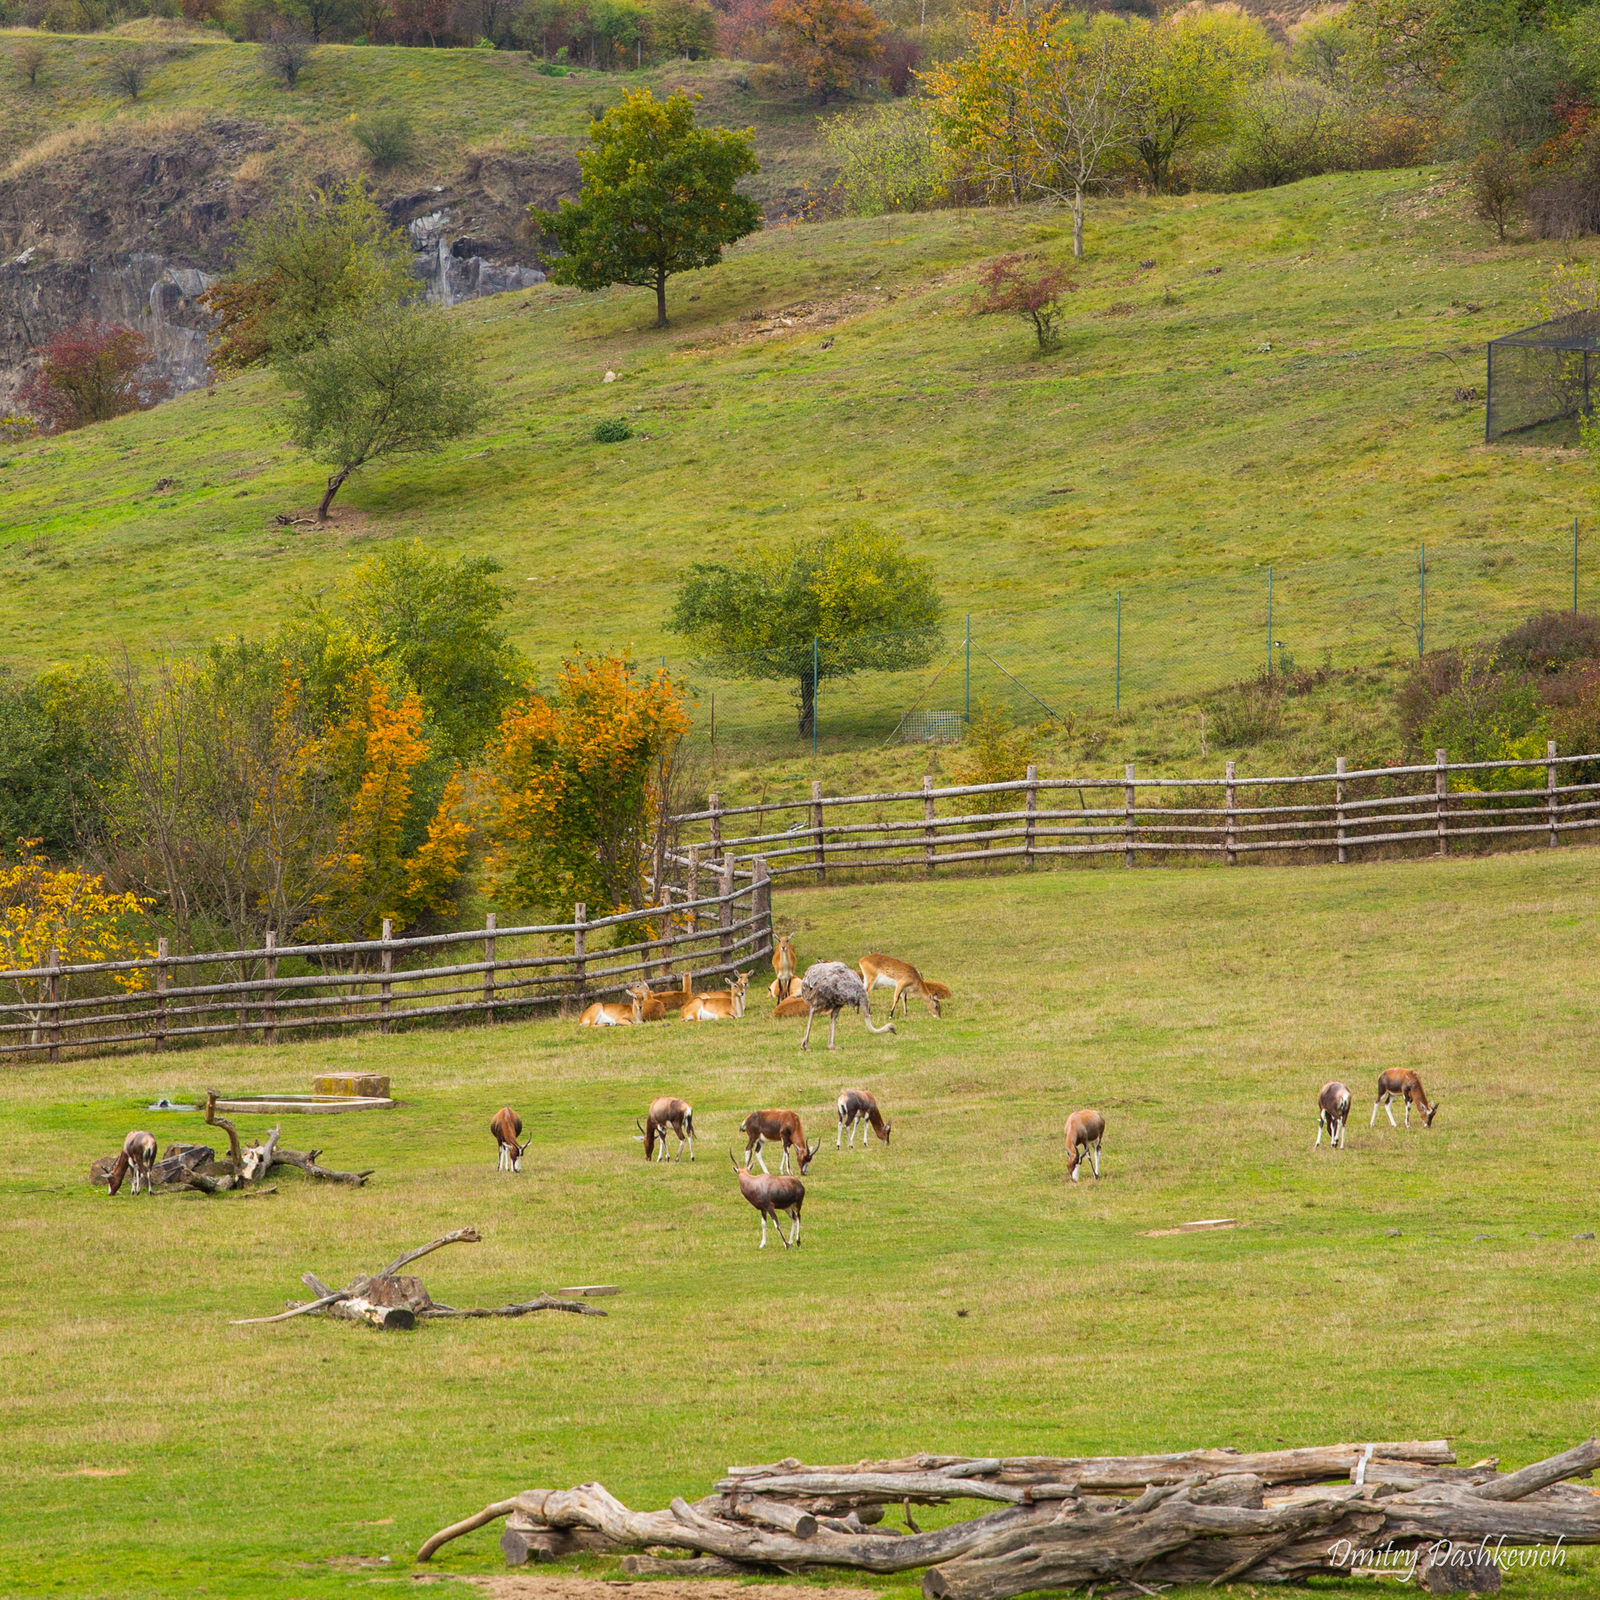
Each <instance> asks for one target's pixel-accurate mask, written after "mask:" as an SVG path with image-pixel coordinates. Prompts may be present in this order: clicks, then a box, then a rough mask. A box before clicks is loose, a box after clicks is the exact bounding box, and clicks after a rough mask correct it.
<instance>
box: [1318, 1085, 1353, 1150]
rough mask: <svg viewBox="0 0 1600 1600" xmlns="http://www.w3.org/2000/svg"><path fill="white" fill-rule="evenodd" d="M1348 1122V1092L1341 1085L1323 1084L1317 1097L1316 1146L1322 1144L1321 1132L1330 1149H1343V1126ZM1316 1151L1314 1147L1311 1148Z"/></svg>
mask: <svg viewBox="0 0 1600 1600" xmlns="http://www.w3.org/2000/svg"><path fill="white" fill-rule="evenodd" d="M1349 1120H1350V1091H1349V1090H1348V1089H1347V1088H1345V1086H1344V1085H1343V1084H1342V1083H1325V1084H1323V1086H1322V1093H1321V1094H1319V1095H1318V1096H1317V1144H1321V1143H1322V1135H1323V1131H1324V1130H1326V1131H1327V1134H1328V1145H1329V1148H1330V1149H1333V1150H1342V1149H1343V1148H1344V1130H1345V1124H1346V1123H1347V1122H1349ZM1311 1148H1312V1149H1313V1150H1314V1149H1316V1145H1313V1146H1312V1147H1311Z"/></svg>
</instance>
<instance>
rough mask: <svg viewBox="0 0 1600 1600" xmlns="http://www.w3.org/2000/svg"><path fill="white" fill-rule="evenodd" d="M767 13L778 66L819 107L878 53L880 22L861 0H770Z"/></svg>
mask: <svg viewBox="0 0 1600 1600" xmlns="http://www.w3.org/2000/svg"><path fill="white" fill-rule="evenodd" d="M771 14H772V23H773V26H774V27H775V28H776V29H777V30H778V51H779V55H780V57H781V59H782V61H783V64H784V65H785V66H787V67H789V68H790V69H791V70H792V71H794V72H797V73H798V74H799V75H800V76H801V77H802V78H804V79H805V82H806V87H807V88H808V89H811V90H813V91H815V93H816V96H817V98H818V100H820V101H823V102H824V103H825V102H827V101H828V100H830V99H832V98H833V96H834V95H842V94H843V93H844V92H845V90H847V89H848V88H849V87H850V85H851V84H852V83H854V82H855V81H856V79H857V78H860V77H862V76H863V75H864V74H865V73H866V71H867V69H868V68H869V67H871V66H873V65H874V64H875V63H876V62H877V60H878V58H879V57H880V56H881V55H882V53H883V46H882V43H881V40H882V35H883V23H882V22H881V21H880V20H879V17H878V15H877V13H876V12H875V11H874V10H873V9H872V7H871V6H869V5H866V4H864V3H863V0H774V4H773V7H772V13H771Z"/></svg>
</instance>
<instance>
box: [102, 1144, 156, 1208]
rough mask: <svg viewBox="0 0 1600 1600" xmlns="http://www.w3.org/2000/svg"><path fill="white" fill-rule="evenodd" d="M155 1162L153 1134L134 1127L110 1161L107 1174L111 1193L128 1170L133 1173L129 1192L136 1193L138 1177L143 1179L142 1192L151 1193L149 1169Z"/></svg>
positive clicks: (118, 1185) (118, 1187)
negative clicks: (109, 1170) (110, 1164)
mask: <svg viewBox="0 0 1600 1600" xmlns="http://www.w3.org/2000/svg"><path fill="white" fill-rule="evenodd" d="M155 1164H156V1140H155V1135H154V1134H152V1133H146V1132H145V1131H144V1130H143V1129H142V1128H136V1129H135V1130H134V1131H133V1132H132V1133H130V1134H129V1135H128V1137H127V1138H126V1139H124V1140H123V1141H122V1149H121V1151H120V1152H119V1153H118V1155H117V1159H116V1160H115V1161H114V1162H113V1163H112V1166H111V1172H110V1174H109V1176H110V1179H111V1193H112V1194H115V1193H116V1192H117V1190H118V1189H120V1188H121V1187H122V1180H123V1179H124V1178H125V1177H127V1175H128V1173H129V1172H130V1171H131V1172H132V1173H133V1188H132V1189H131V1190H130V1191H129V1192H130V1193H132V1194H138V1192H139V1182H140V1179H143V1180H144V1192H145V1193H146V1194H151V1193H153V1191H152V1189H151V1187H150V1169H151V1168H152V1167H153V1166H154V1165H155Z"/></svg>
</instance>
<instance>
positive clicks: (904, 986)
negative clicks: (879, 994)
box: [856, 955, 950, 1022]
mask: <svg viewBox="0 0 1600 1600" xmlns="http://www.w3.org/2000/svg"><path fill="white" fill-rule="evenodd" d="M856 970H857V971H858V972H859V973H860V974H861V986H862V987H863V988H864V989H865V990H866V991H867V994H868V996H869V997H870V995H871V993H872V991H873V990H874V989H893V990H894V999H892V1000H891V1001H890V1002H889V1020H890V1021H891V1022H893V1021H894V1008H895V1007H896V1006H899V1007H900V1010H901V1015H902V1016H903V1015H905V1014H906V1007H907V1003H908V1002H909V1001H910V1000H912V999H917V1000H926V1001H927V1002H928V1009H929V1010H930V1011H931V1012H932V1013H933V1014H934V1016H938V1015H939V996H938V994H936V993H935V992H934V991H935V988H936V987H937V988H938V989H943V990H944V993H945V994H946V995H948V994H949V993H950V991H949V990H948V989H946V988H945V986H944V985H943V984H942V983H941V984H938V985H937V986H936V985H934V984H930V983H924V982H923V978H922V974H921V973H920V972H918V971H917V969H916V968H915V967H914V966H912V965H911V963H910V962H909V961H901V960H899V959H897V958H896V957H894V956H880V955H871V956H862V958H861V962H860V965H859V966H858V967H857V969H856Z"/></svg>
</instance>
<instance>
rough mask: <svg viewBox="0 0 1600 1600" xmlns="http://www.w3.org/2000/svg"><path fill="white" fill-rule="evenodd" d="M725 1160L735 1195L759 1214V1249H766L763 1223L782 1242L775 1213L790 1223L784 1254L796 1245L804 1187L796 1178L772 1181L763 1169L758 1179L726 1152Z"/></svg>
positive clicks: (772, 1178)
mask: <svg viewBox="0 0 1600 1600" xmlns="http://www.w3.org/2000/svg"><path fill="white" fill-rule="evenodd" d="M728 1159H729V1160H730V1161H731V1162H733V1170H734V1171H735V1172H736V1173H738V1175H739V1193H740V1194H742V1195H743V1196H744V1197H745V1199H746V1200H748V1201H749V1202H750V1204H751V1205H753V1206H754V1207H755V1208H756V1210H757V1211H759V1212H760V1213H761V1244H760V1248H761V1249H763V1250H765V1249H766V1248H767V1219H768V1218H769V1217H770V1218H771V1219H772V1226H773V1227H774V1228H776V1229H777V1230H778V1237H779V1238H780V1239H783V1224H782V1223H781V1222H779V1221H778V1213H779V1212H780V1211H786V1212H788V1214H789V1215H790V1216H791V1217H792V1218H793V1219H794V1237H793V1238H790V1239H783V1247H784V1249H785V1250H787V1249H788V1248H789V1246H790V1245H791V1244H792V1245H798V1244H799V1243H800V1208H801V1206H803V1205H804V1204H805V1203H806V1186H805V1185H804V1184H803V1183H801V1181H800V1180H799V1179H798V1178H775V1177H773V1176H771V1174H769V1173H767V1172H766V1171H765V1169H763V1174H762V1176H761V1177H759V1178H758V1177H756V1175H755V1174H754V1173H753V1172H751V1170H750V1167H749V1164H748V1161H747V1162H746V1164H745V1165H744V1166H742V1167H741V1166H740V1165H739V1161H738V1157H736V1156H735V1155H734V1153H733V1152H732V1151H731V1150H730V1151H729V1152H728Z"/></svg>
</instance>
